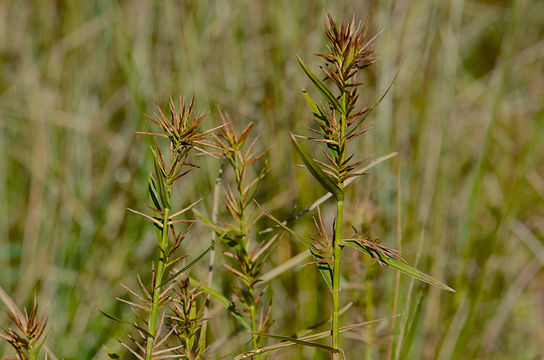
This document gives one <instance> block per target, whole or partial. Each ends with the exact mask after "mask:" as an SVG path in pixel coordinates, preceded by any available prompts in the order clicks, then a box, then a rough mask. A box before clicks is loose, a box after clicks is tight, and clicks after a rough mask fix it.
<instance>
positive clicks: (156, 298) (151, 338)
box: [145, 208, 170, 360]
mask: <svg viewBox="0 0 544 360" xmlns="http://www.w3.org/2000/svg"><path fill="white" fill-rule="evenodd" d="M169 216H170V209H169V208H165V209H164V217H163V227H162V234H161V242H160V251H161V254H160V256H159V263H158V265H157V272H156V273H155V281H154V284H153V300H152V303H151V313H150V314H149V321H148V325H147V332H148V335H147V342H146V351H145V359H146V360H151V358H152V356H153V345H154V343H155V335H156V331H157V318H158V311H159V302H160V288H161V285H162V277H163V275H164V269H165V267H166V262H167V261H168V260H167V259H166V258H165V257H166V248H167V246H168V218H169Z"/></svg>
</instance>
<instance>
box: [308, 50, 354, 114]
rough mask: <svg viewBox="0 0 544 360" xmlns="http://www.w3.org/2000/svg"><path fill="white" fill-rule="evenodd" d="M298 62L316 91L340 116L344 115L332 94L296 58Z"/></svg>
mask: <svg viewBox="0 0 544 360" xmlns="http://www.w3.org/2000/svg"><path fill="white" fill-rule="evenodd" d="M297 59H298V62H299V63H300V66H302V69H303V70H304V72H305V73H306V75H308V77H309V78H310V80H312V82H313V83H314V85H315V86H316V87H317V89H318V90H319V91H320V92H321V94H323V96H324V97H325V99H327V101H328V102H329V103H330V104H331V105H332V106H333V107H334V108H335V109H336V110H338V111H340V112H341V113H342V114H344V113H345V110H344V107H343V106H342V105H340V103H339V102H338V100H337V99H336V97H335V96H334V95H333V93H332V92H331V91H330V90H329V89H328V88H327V87H326V86H325V84H323V82H322V81H321V80H319V79H318V78H317V76H315V74H314V73H313V72H312V71H311V70H310V69H309V68H308V67H307V66H306V64H304V62H303V61H302V59H301V58H300V57H298V56H297Z"/></svg>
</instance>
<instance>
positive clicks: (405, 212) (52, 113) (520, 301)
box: [0, 0, 544, 359]
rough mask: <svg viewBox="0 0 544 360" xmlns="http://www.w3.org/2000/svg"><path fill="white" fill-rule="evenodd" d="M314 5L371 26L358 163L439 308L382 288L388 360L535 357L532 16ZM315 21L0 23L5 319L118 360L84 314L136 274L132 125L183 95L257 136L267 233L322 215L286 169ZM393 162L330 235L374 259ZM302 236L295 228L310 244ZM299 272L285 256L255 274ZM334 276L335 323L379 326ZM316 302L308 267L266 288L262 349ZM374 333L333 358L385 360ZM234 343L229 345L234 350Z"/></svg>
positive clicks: (539, 221)
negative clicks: (20, 314) (39, 322)
mask: <svg viewBox="0 0 544 360" xmlns="http://www.w3.org/2000/svg"><path fill="white" fill-rule="evenodd" d="M326 5H327V7H328V8H329V10H330V11H331V13H332V14H333V15H334V16H335V17H336V18H337V19H338V18H341V17H342V16H344V17H350V16H351V15H352V14H355V17H356V18H361V19H366V18H368V19H369V23H370V27H371V29H372V30H371V33H372V34H374V33H376V32H378V31H380V30H383V33H382V35H381V36H380V37H379V39H378V42H377V51H378V54H379V55H380V56H381V60H380V61H379V62H378V64H377V66H375V67H373V69H372V70H371V71H370V72H368V74H367V77H366V78H365V79H363V80H364V82H365V84H367V85H368V86H367V87H366V88H365V90H364V91H363V97H364V98H363V99H362V101H364V102H365V103H368V104H370V103H372V102H374V101H376V99H378V98H379V96H380V95H381V93H383V91H384V90H385V89H386V88H387V87H388V86H389V83H390V82H391V80H392V79H393V77H394V75H395V73H396V71H397V69H399V68H400V74H399V76H398V79H397V81H396V82H395V84H394V87H393V89H392V90H391V92H390V93H389V95H388V96H387V97H386V98H385V100H384V101H383V102H382V104H381V105H380V106H379V107H378V109H377V111H376V112H375V113H374V114H373V115H372V116H371V117H370V119H369V124H370V125H372V126H373V128H374V129H373V131H371V132H370V133H369V134H367V135H366V136H365V137H364V141H363V144H362V145H361V148H360V151H359V154H360V156H361V157H366V156H369V155H372V154H374V157H375V158H376V157H379V156H382V155H385V154H388V153H390V152H392V151H398V152H399V153H400V156H399V159H400V162H401V188H402V210H401V219H402V242H403V256H404V257H405V258H406V259H407V260H408V261H409V262H410V263H412V264H414V263H416V261H418V267H419V268H420V269H422V270H424V271H426V272H428V273H430V274H431V275H433V276H435V277H437V278H439V279H442V280H445V282H446V283H448V284H449V285H452V286H453V287H454V288H455V289H456V290H457V293H456V294H453V295H452V294H449V293H441V292H439V291H438V290H436V289H430V288H429V287H428V286H426V285H423V284H417V283H416V284H414V287H413V288H411V287H410V286H409V285H410V281H409V279H407V278H405V277H401V287H400V295H399V307H398V308H399V309H400V310H402V311H403V316H402V317H401V320H399V321H397V326H396V334H397V337H396V338H397V339H398V338H399V336H401V334H402V336H403V338H404V342H403V345H402V347H399V350H400V351H399V352H398V355H399V357H400V358H408V359H420V358H422V359H435V358H437V359H467V358H471V359H476V358H493V359H513V358H516V359H534V358H536V357H537V356H538V355H542V351H543V350H542V344H543V343H544V330H543V327H542V323H544V308H543V305H542V304H543V299H544V274H543V272H542V266H543V265H544V244H543V240H542V239H543V238H544V142H543V141H542V138H543V136H544V102H543V99H544V62H543V60H544V40H543V39H544V21H543V20H542V14H543V13H544V2H542V1H529V0H512V1H506V0H497V1H491V0H489V1H463V0H452V1H443V2H438V1H430V0H423V1H392V0H391V1H387V0H386V1H379V2H377V1H372V2H361V1H336V2H329V3H327V4H326ZM324 10H325V3H324V2H321V1H283V0H276V1H253V0H245V1H241V0H240V1H229V2H226V1H224V2H222V1H209V0H200V1H171V0H167V1H152V0H136V1H131V2H121V1H109V0H107V1H106V0H103V1H101V0H94V1H85V2H81V1H69V0H66V1H60V0H59V1H38V0H36V1H30V0H27V1H9V0H8V1H2V2H0V286H2V287H3V288H4V289H5V290H6V291H7V292H8V293H10V294H12V296H13V297H14V299H15V301H16V302H17V303H18V304H20V305H23V304H28V301H29V300H30V299H31V298H32V297H33V295H34V294H36V295H37V297H38V299H39V301H40V303H41V304H42V307H45V306H46V305H47V306H48V309H47V311H48V314H49V318H50V320H49V324H50V327H51V329H52V332H51V335H50V337H49V340H48V344H49V346H50V348H51V349H53V351H54V352H55V354H56V355H57V356H59V357H63V358H66V359H94V358H97V359H98V358H104V356H105V354H104V351H103V350H102V345H103V344H107V345H108V346H110V347H112V348H119V345H118V343H117V342H116V341H115V340H114V338H121V339H124V338H125V333H126V331H127V329H126V328H125V327H123V326H120V325H117V324H115V323H112V322H111V321H110V320H108V319H106V318H104V317H103V316H101V315H100V314H99V312H98V309H103V310H106V311H108V312H110V313H112V314H115V315H117V316H121V317H123V318H127V319H130V318H131V316H132V314H131V313H130V311H129V310H128V307H127V306H122V305H121V304H120V303H119V302H117V301H115V300H114V299H115V297H117V296H125V295H126V294H125V292H124V290H123V288H122V287H121V286H120V285H119V284H120V283H124V284H128V285H133V284H134V283H135V279H136V276H135V274H136V273H140V274H146V273H148V272H149V263H150V262H149V258H150V257H151V255H152V254H151V252H152V250H153V248H154V244H153V241H154V240H153V234H152V233H151V230H152V229H150V227H149V226H148V224H147V223H145V222H143V221H142V220H141V219H140V218H138V217H137V216H133V215H130V214H129V213H128V212H127V211H126V210H125V208H126V207H132V208H141V207H142V203H143V201H144V200H145V196H146V187H145V182H146V177H147V169H150V157H149V156H148V151H147V150H146V148H147V145H148V142H147V141H148V140H146V139H144V138H142V137H137V136H135V135H134V131H135V130H142V129H144V130H145V129H149V128H150V127H149V124H148V123H147V122H146V121H145V120H144V116H143V115H144V113H151V112H152V111H153V110H154V105H153V98H157V99H158V101H159V102H160V103H161V104H165V103H166V101H167V99H168V97H169V96H173V97H178V96H180V95H184V96H191V95H193V94H194V95H195V97H196V99H197V106H198V108H199V110H201V111H208V110H209V111H211V113H210V115H209V117H208V120H207V121H208V125H209V126H212V124H217V123H218V116H217V110H218V109H221V110H223V111H226V112H228V113H229V114H230V115H231V118H232V119H233V121H234V122H235V123H237V124H239V125H238V127H240V128H241V127H242V126H244V125H245V124H246V123H248V122H249V121H255V122H256V130H255V132H258V133H261V134H262V136H263V138H262V143H263V147H270V149H271V151H270V153H269V156H268V160H269V163H270V167H271V171H270V174H269V175H268V176H267V177H266V178H265V180H264V183H263V184H262V185H261V189H260V193H259V195H258V198H259V199H260V201H262V202H264V203H265V207H267V208H268V209H269V210H271V211H274V213H275V214H277V215H278V216H280V215H281V217H282V218H286V217H288V216H289V215H292V214H294V213H296V212H297V211H299V210H301V209H303V208H304V207H305V206H308V205H309V204H311V203H312V202H313V201H314V200H315V199H316V198H317V197H320V196H321V195H323V194H322V193H321V192H320V190H319V187H318V186H316V184H315V183H313V180H312V179H310V178H309V177H308V176H307V175H306V174H305V173H304V171H301V170H299V169H298V168H297V167H296V166H295V164H296V162H298V161H299V159H298V157H297V156H295V154H294V152H293V149H292V146H291V145H290V143H289V140H288V131H289V130H291V131H298V132H306V131H307V129H306V128H307V126H308V125H309V124H310V116H309V114H308V112H307V109H306V105H305V103H304V99H303V97H302V95H301V92H300V89H301V87H307V86H308V85H309V84H308V80H307V79H306V78H305V76H304V74H303V72H302V71H301V70H300V68H299V67H298V64H297V61H296V57H295V56H296V55H300V56H302V57H303V59H304V60H305V61H306V63H308V64H309V65H312V66H315V64H317V62H318V59H317V58H315V57H313V58H312V57H311V55H310V54H311V53H314V52H316V51H319V50H320V49H323V46H324V45H323V44H324V39H323V30H322V20H323V13H324ZM204 161H205V162H206V163H205V164H204V165H203V169H201V170H199V171H198V172H195V173H193V174H191V175H190V176H189V177H187V178H186V179H185V180H184V185H183V186H184V189H185V190H186V191H183V190H181V191H179V192H180V193H183V194H184V196H183V197H180V198H179V199H178V202H179V203H180V204H188V203H190V202H191V201H194V200H195V199H197V198H198V197H199V196H200V195H199V194H202V195H203V196H205V204H204V205H202V207H201V208H202V209H204V210H208V211H209V209H210V208H211V192H212V187H213V183H214V180H215V176H216V173H217V167H218V164H216V163H215V162H214V161H211V160H204ZM398 161H399V160H397V159H393V160H389V161H388V162H387V163H384V164H381V165H379V166H378V167H376V168H375V169H374V170H373V172H372V174H371V175H368V176H366V177H364V178H362V179H360V180H358V181H357V182H356V183H355V184H353V185H351V186H350V187H349V188H348V198H349V202H348V204H351V205H350V207H348V208H347V209H346V217H347V220H348V221H350V222H352V223H353V224H356V225H358V226H363V227H364V228H367V229H369V230H371V231H372V232H373V233H374V234H375V235H376V236H378V237H379V238H380V239H381V241H382V243H384V244H386V245H389V246H392V247H396V230H395V229H396V200H395V199H396V191H397V181H396V178H397V173H396V172H397V163H398ZM312 189H315V190H312ZM327 209H328V207H327V206H325V208H324V213H325V214H329V213H328V212H327V211H328V210H327ZM329 215H330V214H329ZM329 218H330V216H329ZM310 221H311V217H309V216H308V217H307V218H306V219H304V220H303V221H301V222H299V223H298V225H297V226H300V227H301V229H302V228H304V227H307V228H308V229H310ZM265 225H266V224H265ZM208 241H209V234H208V232H207V231H206V230H205V229H204V228H200V229H197V230H195V231H193V232H192V234H191V236H190V239H188V240H187V244H186V246H185V247H184V251H186V252H187V253H188V254H193V255H195V254H197V253H198V252H199V251H200V249H203V248H204V247H205V246H206V244H207V243H208ZM301 250H302V249H301V248H299V247H298V246H297V245H296V244H293V243H292V241H291V240H289V239H288V238H287V237H285V236H283V237H282V238H280V240H279V242H278V245H277V247H276V249H275V251H274V252H273V255H272V257H271V258H270V267H269V268H270V269H272V268H273V267H274V266H275V265H277V264H280V263H282V262H284V261H287V260H288V259H289V258H291V257H293V256H295V255H296V254H297V253H298V252H300V251H301ZM418 254H420V256H418ZM347 256H350V257H351V258H352V261H351V265H347V266H345V269H344V270H345V272H344V275H345V280H346V284H345V286H344V288H345V289H346V288H349V289H350V290H349V291H348V292H350V293H351V295H352V296H353V297H354V299H355V300H356V301H355V305H354V307H353V308H352V309H351V310H350V311H349V312H348V313H347V315H345V316H344V322H345V323H353V322H356V321H360V320H363V319H364V314H369V312H368V310H371V312H370V313H371V314H372V315H373V317H375V318H380V317H385V316H389V315H391V311H392V306H391V304H392V301H393V295H392V294H393V288H394V273H392V272H390V271H387V270H383V271H381V269H374V268H373V267H370V268H368V269H367V268H366V267H364V266H363V267H361V266H360V265H357V263H358V262H359V261H360V259H358V258H357V254H355V253H350V254H349V255H347ZM416 259H417V260H416ZM204 268H205V265H204V263H203V264H202V269H204ZM297 269H298V268H297ZM375 270H380V271H375ZM198 274H199V269H196V271H195V276H197V277H198ZM201 279H204V277H203V276H202V277H201ZM221 279H222V283H219V282H218V283H217V287H218V288H220V287H223V288H224V289H225V291H227V292H228V291H229V290H228V289H229V288H228V276H227V275H226V273H225V274H223V276H222V278H221ZM314 280H315V281H314ZM367 280H372V281H367ZM320 282H321V279H320V278H319V275H317V273H316V272H315V270H314V269H313V268H312V267H309V266H308V267H303V268H301V269H299V270H298V271H296V272H287V273H285V274H283V275H282V276H281V277H280V278H279V280H277V281H276V282H275V283H274V285H273V286H272V289H271V291H273V292H274V298H275V299H276V300H275V301H276V302H275V303H274V308H273V314H272V316H273V318H274V319H276V323H275V324H274V326H273V327H272V329H271V332H272V333H282V334H285V335H288V334H292V333H294V332H295V331H297V330H299V329H301V328H303V327H305V326H308V325H310V324H312V323H314V322H316V321H318V320H321V319H323V318H325V317H326V316H327V315H325V314H328V307H329V302H330V299H329V295H328V294H327V292H326V290H325V288H324V287H323V284H321V283H320ZM366 283H372V284H373V288H372V290H373V294H372V302H373V304H374V305H373V306H372V308H368V307H367V306H366V304H367V303H366V300H365V296H366V295H367V294H368V292H366V293H365V291H364V287H362V286H363V285H364V284H366ZM315 284H319V286H316V285H315ZM367 289H368V287H367ZM410 289H411V290H410ZM343 301H344V302H345V301H347V298H345V299H344V300H343ZM407 303H408V305H407ZM5 320H6V318H5V316H3V315H2V318H0V323H1V324H6V322H5ZM211 326H212V328H214V329H215V330H214V338H215V339H216V340H217V339H220V338H221V337H226V338H227V339H228V338H229V337H231V336H233V335H232V332H234V323H233V321H232V320H231V319H229V317H228V316H223V315H220V316H218V317H217V318H214V321H213V322H212V325H211ZM387 329H388V325H377V326H375V327H374V328H373V333H374V335H373V336H371V334H370V332H369V331H366V330H368V329H366V330H365V331H361V333H360V334H357V336H356V337H358V340H356V339H346V340H345V347H346V348H348V349H349V350H348V354H356V353H360V351H362V349H364V348H365V343H364V342H362V341H360V340H361V339H363V340H366V341H372V342H373V343H374V346H373V352H374V353H373V354H374V355H375V357H376V358H383V356H384V353H385V349H386V343H387V337H386V336H387ZM239 337H240V338H241V339H242V340H243V339H244V338H243V336H239ZM246 337H247V336H246ZM242 340H233V341H232V344H231V342H228V344H230V347H232V348H233V350H234V349H235V348H236V346H235V345H236V344H239V343H242ZM246 340H247V339H246ZM4 350H6V349H4ZM1 351H2V348H0V354H2V353H1ZM6 354H7V352H6ZM6 354H4V355H6ZM282 356H284V357H288V358H289V357H290V358H312V357H314V356H315V357H316V358H323V357H324V356H325V354H324V353H321V352H316V351H315V350H309V349H294V350H291V352H285V351H284V352H283V353H279V354H277V355H274V356H272V358H282ZM352 358H353V357H352Z"/></svg>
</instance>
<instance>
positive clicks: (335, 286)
mask: <svg viewBox="0 0 544 360" xmlns="http://www.w3.org/2000/svg"><path fill="white" fill-rule="evenodd" d="M343 215H344V201H343V200H340V201H338V202H337V203H336V231H335V234H334V244H333V246H334V248H333V280H332V347H333V348H335V349H338V348H339V347H340V336H339V335H340V332H339V329H340V316H339V310H340V254H341V250H342V249H341V248H340V245H339V242H340V239H341V238H342V218H343ZM332 358H333V359H334V360H336V359H338V358H339V355H338V353H333V355H332Z"/></svg>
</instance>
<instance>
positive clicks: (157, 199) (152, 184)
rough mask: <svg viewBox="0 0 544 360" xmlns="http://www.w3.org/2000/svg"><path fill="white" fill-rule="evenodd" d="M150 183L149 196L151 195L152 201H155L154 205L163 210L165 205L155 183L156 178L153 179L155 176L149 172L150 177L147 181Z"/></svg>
mask: <svg viewBox="0 0 544 360" xmlns="http://www.w3.org/2000/svg"><path fill="white" fill-rule="evenodd" d="M147 184H148V192H149V197H151V201H152V202H153V205H155V208H156V209H157V210H160V211H163V209H164V206H163V204H162V202H161V201H160V196H159V193H158V192H157V185H156V183H155V179H153V176H152V175H151V174H149V179H148V181H147Z"/></svg>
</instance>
